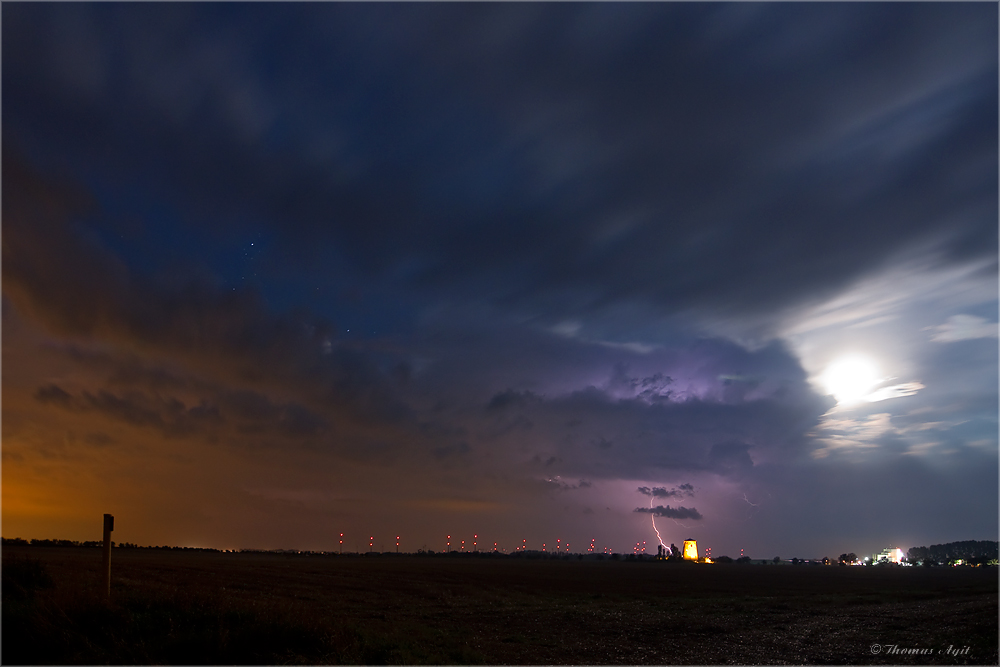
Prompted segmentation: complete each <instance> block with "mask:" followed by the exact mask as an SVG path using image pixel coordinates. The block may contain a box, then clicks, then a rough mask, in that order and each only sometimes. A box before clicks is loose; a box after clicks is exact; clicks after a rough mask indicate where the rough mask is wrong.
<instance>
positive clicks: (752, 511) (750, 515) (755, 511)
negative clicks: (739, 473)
mask: <svg viewBox="0 0 1000 667" xmlns="http://www.w3.org/2000/svg"><path fill="white" fill-rule="evenodd" d="M743 500H745V501H747V504H748V505H750V507H754V508H758V509H753V510H750V514H748V515H747V518H746V520H747V521H749V520H750V519H752V518H753V516H754V515H755V514H756V513H757V512H759V511H760V509H759V507H760V505H758V504H757V503H752V502H750V499H749V498H747V494H745V493H744V494H743Z"/></svg>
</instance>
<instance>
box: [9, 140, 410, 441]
mask: <svg viewBox="0 0 1000 667" xmlns="http://www.w3.org/2000/svg"><path fill="white" fill-rule="evenodd" d="M4 184H5V196H4V200H3V209H4V211H3V213H4V236H3V278H4V293H5V295H6V296H7V297H9V298H10V299H11V301H12V302H13V303H14V304H15V305H16V306H17V307H18V308H19V310H21V311H22V312H24V313H27V314H29V315H31V316H33V317H35V318H37V319H38V320H40V321H42V322H44V323H45V324H46V325H47V326H48V327H49V328H50V329H51V330H52V331H53V332H55V333H57V334H58V335H60V336H65V337H69V338H70V339H76V340H82V341H88V340H91V341H92V340H105V341H113V342H114V343H115V344H116V345H117V346H118V349H119V350H120V354H119V355H118V356H119V357H122V356H124V357H128V358H129V359H130V360H131V361H130V362H126V361H123V360H121V359H119V361H116V362H114V363H116V364H117V365H118V368H119V377H118V378H116V379H117V381H118V382H126V381H128V380H129V378H130V377H131V376H130V374H132V375H135V374H139V376H143V374H145V375H146V376H148V375H149V374H150V373H153V374H154V375H156V378H150V377H145V380H146V381H147V382H148V381H150V380H151V379H156V380H157V381H158V382H161V383H162V382H168V381H174V382H176V381H177V378H176V376H172V375H171V374H169V373H168V372H166V371H164V370H162V368H157V364H156V363H155V360H156V359H160V360H166V359H169V360H170V361H169V363H170V364H171V365H174V366H178V365H179V366H182V367H187V369H188V373H187V375H191V373H192V372H195V373H196V374H201V375H205V374H208V375H210V376H211V375H213V373H214V374H215V375H216V376H217V377H219V378H222V379H223V381H224V382H230V383H235V384H250V385H253V384H255V383H261V382H265V381H266V382H267V383H269V384H278V385H286V386H290V387H293V388H295V389H296V390H299V391H305V392H306V393H308V394H310V395H311V398H312V399H313V400H322V401H324V402H325V405H326V409H328V410H330V411H332V412H337V410H338V409H339V411H340V413H341V415H342V416H345V417H346V418H349V419H363V420H373V419H378V420H382V421H392V420H399V419H401V418H405V408H403V407H402V405H401V404H400V403H399V402H398V401H397V400H395V399H394V397H393V395H392V391H393V390H392V382H391V381H390V380H389V379H387V378H386V374H385V373H383V372H382V371H381V370H380V369H379V368H378V365H377V362H376V360H375V359H374V358H373V357H371V355H366V354H362V353H358V352H356V351H353V350H352V349H350V348H349V347H345V346H341V345H339V344H338V345H336V347H335V346H334V345H333V343H334V342H336V339H335V334H334V332H333V329H332V327H331V325H330V324H329V323H328V322H326V321H324V320H323V319H321V318H316V317H315V316H311V315H309V314H307V313H301V312H295V311H292V312H291V313H289V314H288V315H285V316H280V315H273V314H271V313H270V312H268V308H267V306H266V304H265V303H264V302H263V300H262V299H261V298H260V297H259V295H257V294H255V293H254V292H253V291H248V290H239V291H224V290H220V289H218V288H217V287H215V286H213V285H211V284H206V283H204V282H197V281H196V282H188V283H184V284H181V285H170V284H162V283H160V282H158V281H155V280H151V279H149V278H148V277H147V276H144V275H141V274H137V273H135V272H133V271H131V270H130V269H129V268H128V267H126V266H125V265H123V263H122V262H120V261H119V259H118V258H117V257H116V256H115V255H114V254H112V253H110V252H109V251H108V250H107V249H106V248H105V247H103V246H102V245H100V244H99V243H96V242H94V241H93V240H92V239H90V238H88V236H87V235H85V234H84V233H82V232H81V230H80V227H79V226H78V225H77V224H75V221H76V219H77V216H78V215H80V213H79V212H78V211H80V210H81V209H79V208H74V207H73V206H71V205H68V204H67V205H64V204H63V202H67V201H71V202H75V201H85V198H84V197H83V196H81V195H79V194H77V191H78V190H79V187H78V186H76V189H75V190H74V186H72V185H71V184H68V185H63V184H61V183H55V182H53V181H52V180H51V179H48V180H47V179H45V178H42V177H41V176H39V175H38V174H36V173H34V172H33V171H32V170H31V169H30V168H28V167H27V166H26V165H25V164H24V161H23V159H21V158H19V157H17V156H15V155H14V154H13V153H12V151H9V150H8V149H7V147H6V145H5V149H4ZM67 193H68V194H67ZM75 349H77V351H76V352H72V351H71V354H75V355H76V356H78V357H80V358H81V359H83V358H84V357H86V356H87V355H91V356H93V355H94V354H98V356H100V355H99V353H94V352H84V351H80V350H79V349H78V348H75ZM143 355H150V356H152V357H153V359H154V362H152V365H151V364H150V363H146V365H145V366H143V363H142V362H140V361H136V360H137V359H140V358H141V357H142V356H143ZM88 363H93V360H90V361H88ZM109 363H110V362H109ZM128 363H131V364H132V366H131V367H128ZM150 366H151V369H150ZM194 369H197V371H195V370H194ZM238 402H239V401H236V403H234V405H236V404H238ZM109 405H110V404H109ZM123 414H124V413H123ZM307 422H309V419H307V418H305V417H302V416H301V415H299V416H296V417H293V418H291V419H290V420H288V421H287V422H286V423H287V424H288V426H289V428H291V429H293V430H296V429H299V430H301V429H305V430H315V423H313V424H312V425H311V426H310V425H307Z"/></svg>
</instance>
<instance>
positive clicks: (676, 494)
mask: <svg viewBox="0 0 1000 667" xmlns="http://www.w3.org/2000/svg"><path fill="white" fill-rule="evenodd" d="M636 491H638V492H639V493H641V494H642V495H644V496H651V497H653V498H680V497H683V496H693V495H694V487H693V486H691V485H690V484H681V485H680V487H678V488H674V489H667V488H666V487H664V486H654V487H653V488H652V489H650V488H649V487H648V486H640V487H639V488H638V489H636Z"/></svg>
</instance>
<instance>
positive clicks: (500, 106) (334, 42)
mask: <svg viewBox="0 0 1000 667" xmlns="http://www.w3.org/2000/svg"><path fill="white" fill-rule="evenodd" d="M997 27H998V7H997V4H996V3H902V2H897V3H886V4H879V3H844V4H840V3H837V4H818V3H816V4H814V3H807V4H792V3H775V4H749V3H748V4H743V3H740V4H722V3H707V4H699V3H680V4H659V3H639V4H618V3H614V4H603V3H586V4H568V3H565V4H564V3H558V4H522V3H515V4H499V5H495V4H485V3H483V4H452V3H444V4H384V3H375V4H318V3H304V4H256V3H255V4H235V3H225V4H197V3H196V4H172V3H167V4H159V3H155V4H147V3H141V4H126V3H109V4H85V3H58V4H56V3H23V4H22V3H16V2H4V3H3V7H2V49H3V51H2V58H3V59H2V68H3V70H2V74H3V77H2V86H3V88H2V93H3V98H2V112H3V115H2V123H3V174H2V177H3V228H2V232H3V234H2V238H3V310H2V315H3V368H2V371H3V447H2V452H3V504H2V508H3V527H2V528H3V535H4V536H5V537H18V536H19V537H24V538H66V539H76V540H90V539H100V537H101V528H102V519H101V515H102V514H103V513H105V512H108V513H111V514H114V515H115V517H116V522H115V533H114V535H113V537H114V539H115V540H117V541H123V542H134V543H138V544H152V545H159V544H168V545H187V546H208V547H216V548H292V549H338V548H339V534H340V533H341V532H343V533H344V534H345V537H344V541H345V542H344V549H345V550H352V551H353V550H356V549H360V550H363V551H367V550H368V542H369V538H372V537H373V538H374V540H373V541H374V548H375V549H376V550H378V549H384V550H391V549H393V548H394V547H395V536H396V535H399V536H401V550H405V551H415V550H417V549H420V548H425V549H432V550H438V551H440V550H442V549H444V548H445V542H446V536H447V535H451V536H452V547H453V548H458V547H459V546H460V542H461V540H465V541H466V546H467V547H468V548H471V545H472V541H473V535H474V534H476V535H478V536H479V537H478V538H477V541H478V543H479V544H478V547H479V548H480V549H482V548H488V549H492V545H493V543H494V542H496V543H497V546H498V548H500V549H507V550H508V551H510V550H513V549H514V548H515V547H517V546H520V545H521V544H526V545H527V546H528V547H529V548H531V549H541V548H542V544H543V543H545V544H546V545H547V547H546V548H547V549H548V550H552V549H553V547H554V545H555V544H556V540H557V539H559V540H561V544H565V543H567V542H568V543H569V544H570V550H571V551H585V550H586V549H587V548H588V547H589V544H590V541H591V540H594V545H595V547H596V549H597V550H598V551H600V550H603V549H604V548H606V547H607V548H610V549H611V550H613V551H618V552H626V553H631V551H632V548H633V547H634V545H635V543H636V542H640V543H641V542H643V541H645V542H646V545H647V549H648V550H649V551H650V552H655V545H656V544H657V541H656V540H657V537H656V533H655V532H654V528H653V526H654V521H655V525H656V528H658V529H659V531H660V533H661V535H662V537H663V540H664V542H666V543H667V544H668V545H669V544H670V543H671V542H673V543H676V544H678V545H679V544H680V542H681V541H682V540H684V539H685V538H694V539H697V540H698V544H699V546H700V547H701V548H702V549H704V547H711V548H712V553H713V554H714V555H716V556H718V555H723V554H727V555H729V556H733V557H736V556H738V555H739V553H740V549H745V553H746V554H747V555H750V556H752V557H754V558H771V557H773V556H775V555H779V556H781V557H782V558H791V557H800V558H814V557H823V556H829V557H831V558H836V557H837V556H838V555H839V554H840V553H843V552H847V551H853V552H856V553H859V554H862V553H872V552H876V551H879V550H881V549H882V548H884V547H887V546H898V547H901V548H902V549H904V551H905V550H906V549H907V548H909V547H911V546H919V545H929V544H934V543H942V542H947V541H953V540H967V539H993V540H995V539H997V532H998V530H997V525H998V505H997V497H998V439H997V413H998V408H997V406H998V391H997V387H998V343H997V303H998V301H997V298H998V280H997V258H998V238H997V219H998V205H997V202H998V187H997V184H998V168H997V165H998V132H997V126H998V122H997V118H998V66H997V65H998V56H997V53H998V44H997V35H998V29H997ZM522 540H525V541H526V542H522Z"/></svg>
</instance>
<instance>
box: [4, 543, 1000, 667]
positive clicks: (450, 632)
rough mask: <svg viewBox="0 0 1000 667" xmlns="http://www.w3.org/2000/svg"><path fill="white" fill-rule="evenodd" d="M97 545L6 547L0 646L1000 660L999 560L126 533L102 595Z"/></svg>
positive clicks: (535, 657)
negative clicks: (360, 551) (585, 554)
mask: <svg viewBox="0 0 1000 667" xmlns="http://www.w3.org/2000/svg"><path fill="white" fill-rule="evenodd" d="M33 561H41V563H42V564H43V565H44V567H43V568H39V567H38V565H37V563H33ZM100 562H101V553H100V550H99V549H88V548H41V547H4V549H3V573H4V590H3V596H4V599H3V636H2V639H3V653H2V660H3V663H4V664H20V663H46V664H65V663H83V664H101V663H105V664H106V663H133V664H135V663H166V664H184V663H187V664H191V663H194V664H220V663H221V664H226V663H228V664H283V663H353V664H386V663H389V664H392V663H438V664H440V663H459V664H476V663H486V664H569V663H574V664H733V663H738V664H748V663H749V664H752V663H765V664H802V663H825V664H872V663H877V664H993V665H995V664H997V643H998V642H997V636H998V631H997V618H998V601H997V590H998V579H997V568H930V569H925V568H860V567H837V566H831V567H823V566H793V565H785V566H754V565H692V564H681V565H671V564H664V563H656V562H616V561H602V562H597V561H578V560H510V559H489V558H444V557H433V558H428V557H417V556H401V557H389V556H376V557H346V556H345V557H338V556H305V555H298V556H283V555H271V554H224V553H200V552H176V551H174V552H170V551H153V550H135V549H115V550H114V554H113V557H112V563H113V566H112V571H113V583H112V601H111V602H110V603H106V602H103V601H101V600H100V595H99V585H98V584H99V574H98V572H99V566H100ZM46 571H47V573H48V574H49V575H51V583H50V582H47V581H45V576H44V574H45V572H46ZM873 644H878V645H880V647H881V650H880V652H879V653H877V654H874V653H873V648H872V645H873ZM893 645H895V646H897V647H898V649H900V650H902V649H907V650H913V649H929V650H930V651H932V653H929V654H927V653H925V654H923V655H908V654H905V653H900V652H893V649H892V646H893ZM949 647H951V648H952V650H953V651H959V653H958V654H957V655H955V654H948V653H946V651H947V649H948V648H949ZM966 647H968V650H965V649H966Z"/></svg>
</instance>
